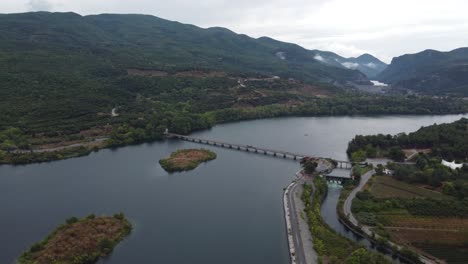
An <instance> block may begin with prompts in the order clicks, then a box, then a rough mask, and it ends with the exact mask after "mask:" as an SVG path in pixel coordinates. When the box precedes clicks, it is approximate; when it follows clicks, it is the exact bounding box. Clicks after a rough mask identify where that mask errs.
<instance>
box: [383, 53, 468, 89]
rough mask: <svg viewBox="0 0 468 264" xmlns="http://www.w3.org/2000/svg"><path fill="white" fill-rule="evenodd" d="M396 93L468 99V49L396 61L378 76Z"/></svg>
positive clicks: (419, 54) (416, 55) (415, 56)
mask: <svg viewBox="0 0 468 264" xmlns="http://www.w3.org/2000/svg"><path fill="white" fill-rule="evenodd" d="M377 79H378V80H379V81H382V82H385V83H390V84H392V86H394V88H396V89H407V90H411V91H415V92H418V93H425V94H436V95H462V96H467V95H468V48H458V49H455V50H452V51H448V52H441V51H437V50H431V49H428V50H424V51H422V52H419V53H416V54H406V55H403V56H399V57H396V58H393V59H392V63H391V64H390V65H389V66H388V67H387V69H385V70H384V71H383V72H382V73H380V74H379V75H378V76H377Z"/></svg>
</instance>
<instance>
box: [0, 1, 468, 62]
mask: <svg viewBox="0 0 468 264" xmlns="http://www.w3.org/2000/svg"><path fill="white" fill-rule="evenodd" d="M467 10H468V1H467V0H443V1H441V0H236V1H233V0H198V1H193V0H171V1H167V0H130V1H129V0H105V1H98V0H79V1H77V0H1V2H0V13H19V12H29V11H54V12H65V11H67V12H68V11H72V12H76V13H79V14H81V15H88V14H100V13H138V14H150V15H155V16H158V17H161V18H165V19H169V20H175V21H179V22H182V23H187V24H194V25H197V26H200V27H204V28H206V27H213V26H219V27H226V28H229V29H231V30H233V31H235V32H237V33H242V34H247V35H249V36H251V37H261V36H268V37H272V38H275V39H278V40H281V41H286V42H292V43H296V44H299V45H301V46H303V47H305V48H308V49H321V50H326V51H333V52H336V53H338V54H339V55H342V56H345V57H352V56H359V55H361V54H363V53H370V54H372V55H374V56H376V57H378V58H380V59H381V60H383V61H385V62H390V61H391V59H392V58H393V57H395V56H400V55H403V54H407V53H416V52H420V51H423V50H425V49H436V50H442V51H448V50H452V49H455V48H458V47H466V46H468V15H467V13H466V12H467Z"/></svg>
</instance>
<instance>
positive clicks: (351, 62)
mask: <svg viewBox="0 0 468 264" xmlns="http://www.w3.org/2000/svg"><path fill="white" fill-rule="evenodd" d="M311 52H312V53H313V54H314V58H315V59H316V60H318V61H320V62H322V63H323V64H326V65H332V66H336V67H340V68H345V69H353V70H359V71H360V72H362V73H364V74H365V75H366V76H367V77H368V78H369V79H372V78H374V77H376V76H377V75H378V74H380V73H381V72H382V71H383V70H385V68H387V66H388V65H387V64H386V63H384V62H382V61H381V60H379V59H377V58H376V57H374V56H372V55H370V54H363V55H361V56H359V57H357V58H344V57H341V56H339V55H337V54H335V53H333V52H329V51H321V50H312V51H311Z"/></svg>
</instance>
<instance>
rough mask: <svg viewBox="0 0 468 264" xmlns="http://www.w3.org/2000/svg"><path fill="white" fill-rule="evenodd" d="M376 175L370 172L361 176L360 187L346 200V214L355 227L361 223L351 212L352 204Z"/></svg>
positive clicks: (373, 171) (372, 171)
mask: <svg viewBox="0 0 468 264" xmlns="http://www.w3.org/2000/svg"><path fill="white" fill-rule="evenodd" d="M374 173H375V170H370V171H368V172H366V173H364V174H363V175H362V176H361V182H360V183H359V186H358V187H356V188H354V190H353V191H352V192H351V193H350V194H349V196H348V198H346V201H345V203H344V213H345V215H349V220H350V221H351V223H353V225H355V226H357V225H358V224H359V222H358V221H357V219H356V218H355V217H354V215H353V212H351V204H352V202H353V199H354V198H355V197H356V194H357V193H358V192H359V191H360V190H361V189H362V187H364V185H366V183H367V181H369V179H370V178H371V177H372V175H373V174H374Z"/></svg>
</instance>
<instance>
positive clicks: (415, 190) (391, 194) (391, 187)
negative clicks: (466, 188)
mask: <svg viewBox="0 0 468 264" xmlns="http://www.w3.org/2000/svg"><path fill="white" fill-rule="evenodd" d="M369 190H370V192H371V193H372V195H373V196H375V197H377V198H432V199H437V200H441V199H449V197H448V196H446V195H443V194H442V193H440V192H436V191H432V190H428V189H425V188H422V187H419V186H417V185H412V184H408V183H405V182H402V181H399V180H395V179H394V178H392V177H390V176H376V177H374V178H373V179H372V185H371V186H370V187H369Z"/></svg>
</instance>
